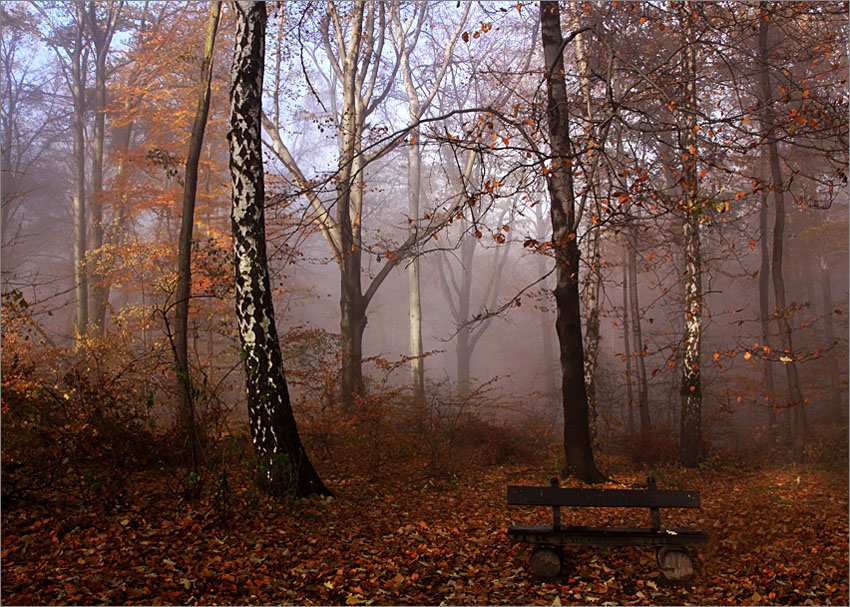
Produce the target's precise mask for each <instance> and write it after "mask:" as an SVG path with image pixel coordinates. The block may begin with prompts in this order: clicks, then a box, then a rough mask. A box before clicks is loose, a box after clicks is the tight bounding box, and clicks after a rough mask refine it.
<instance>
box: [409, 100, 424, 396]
mask: <svg viewBox="0 0 850 607" xmlns="http://www.w3.org/2000/svg"><path fill="white" fill-rule="evenodd" d="M408 99H409V101H410V112H411V114H412V115H414V116H415V115H418V114H419V103H418V100H417V99H416V97H415V94H414V96H412V97H411V95H410V92H408ZM410 136H411V137H412V138H413V141H412V143H411V145H410V149H409V150H408V156H407V161H408V165H407V216H408V217H409V218H410V219H412V220H413V222H412V223H410V230H411V231H412V232H413V233H414V234H415V233H416V231H417V230H418V225H419V194H420V192H421V184H420V181H421V174H422V157H421V151H420V147H419V129H418V128H415V129H413V130H412V131H411V133H410ZM414 237H415V236H414ZM407 294H408V320H409V322H408V324H409V327H410V356H412V357H413V358H411V360H410V385H411V386H412V388H413V397H414V398H415V399H416V400H418V401H421V400H422V399H423V398H424V397H425V361H424V360H423V358H422V355H423V351H422V302H421V300H420V294H421V291H420V285H419V255H418V254H417V251H416V250H414V251H413V259H412V260H411V261H410V264H409V265H408V266H407Z"/></svg>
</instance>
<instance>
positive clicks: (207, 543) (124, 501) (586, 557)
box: [2, 465, 848, 605]
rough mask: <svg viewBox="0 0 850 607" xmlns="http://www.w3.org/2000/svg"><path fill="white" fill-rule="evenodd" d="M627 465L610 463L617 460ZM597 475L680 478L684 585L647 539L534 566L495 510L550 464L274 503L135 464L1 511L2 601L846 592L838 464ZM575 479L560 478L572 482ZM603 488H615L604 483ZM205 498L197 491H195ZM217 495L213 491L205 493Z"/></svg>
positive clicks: (844, 504) (644, 515)
mask: <svg viewBox="0 0 850 607" xmlns="http://www.w3.org/2000/svg"><path fill="white" fill-rule="evenodd" d="M622 468H623V469H624V470H625V469H626V466H625V465H624V466H622ZM608 470H609V473H611V474H612V475H613V476H614V477H616V479H617V480H618V481H620V482H625V483H634V482H641V481H644V482H645V479H646V476H648V475H649V474H650V473H651V474H654V476H656V478H657V479H658V483H659V488H667V489H675V488H683V489H684V488H687V489H696V490H699V491H700V492H701V493H702V503H703V508H702V510H700V511H684V510H674V511H662V521H663V522H664V523H665V524H667V525H669V526H694V527H697V528H700V529H703V530H705V531H708V532H709V533H710V534H711V538H712V539H711V543H710V544H709V545H708V546H706V547H703V548H701V549H699V550H697V551H696V555H695V559H694V568H695V575H694V578H693V579H692V580H691V581H690V582H688V583H686V584H677V583H672V582H668V581H666V580H665V579H664V578H663V576H661V574H660V573H659V571H658V569H657V567H656V565H655V558H654V553H653V551H652V550H651V549H638V548H621V549H576V550H573V551H571V552H568V554H567V557H566V562H565V567H564V570H563V572H562V575H561V576H560V578H558V579H556V580H554V581H553V582H552V583H541V582H539V581H537V580H535V579H533V578H532V577H531V576H530V574H529V573H528V570H527V558H528V553H529V549H528V547H527V546H525V545H517V544H513V543H511V542H510V541H508V540H507V538H506V537H505V529H506V528H507V527H508V526H509V525H511V524H523V523H525V524H545V523H547V522H548V518H549V514H548V512H547V511H546V509H543V508H537V509H535V508H516V507H508V506H507V505H506V503H505V487H506V485H508V484H548V479H549V477H550V476H552V474H551V472H552V471H551V470H548V469H543V468H529V467H527V466H526V467H523V466H512V467H496V468H492V467H491V468H477V469H472V470H468V471H466V472H465V473H464V474H463V475H460V476H451V477H442V478H439V477H433V476H425V475H422V474H421V473H420V474H419V475H417V474H415V473H403V472H399V473H398V474H395V475H392V477H391V478H389V479H386V478H385V479H382V480H380V481H369V480H367V479H359V478H345V479H343V478H334V477H329V478H328V479H327V480H328V482H329V485H330V486H331V487H332V488H333V490H334V491H335V492H336V495H337V497H336V498H333V499H327V500H322V499H318V498H310V499H307V500H300V501H297V502H293V501H283V502H281V501H277V502H276V501H273V500H270V499H267V498H264V497H260V496H259V495H258V494H257V493H256V492H255V491H254V490H253V489H252V488H251V485H250V483H249V482H248V481H247V479H244V478H238V477H236V476H234V475H233V474H232V475H231V483H230V484H231V491H230V494H229V495H228V504H227V507H226V508H224V509H222V504H221V503H220V501H219V502H216V497H215V496H211V497H210V498H209V499H206V498H202V499H200V500H195V501H182V500H179V499H175V497H174V495H173V494H172V493H169V492H167V491H164V490H162V489H161V487H162V486H163V482H162V479H161V478H159V477H157V476H155V475H151V474H143V473H140V474H138V475H135V476H133V477H131V478H129V479H127V481H126V483H125V484H124V486H123V489H122V497H121V499H119V500H100V501H90V502H88V503H85V504H84V503H83V502H82V501H80V499H78V498H76V497H74V496H73V493H72V492H64V493H63V494H57V495H54V496H52V499H45V500H44V501H42V502H41V503H28V504H19V505H18V506H17V507H14V508H4V510H3V513H2V573H3V575H2V599H3V603H4V604H7V605H12V604H59V603H61V604H103V603H106V604H140V603H141V604H245V603H250V604H286V603H294V604H348V605H354V604H372V603H374V604H434V605H436V604H441V603H444V604H457V605H463V604H531V605H534V604H540V605H552V604H555V605H557V604H564V605H566V604H589V605H613V604H642V605H643V604H646V605H649V604H652V605H666V604H697V605H714V604H723V605H734V604H793V605H810V604H812V605H815V604H816V605H821V604H836V605H847V604H848V487H847V477H846V474H838V473H830V472H825V471H822V470H814V469H809V468H806V467H792V466H785V467H779V468H773V469H752V468H740V467H718V468H717V469H713V470H708V469H701V470H697V471H684V470H681V469H679V468H675V467H667V468H660V469H655V470H652V471H651V472H650V471H647V470H631V471H626V472H621V473H620V474H617V473H615V472H612V471H611V469H610V468H609V469H608ZM573 484H574V483H573ZM611 486H612V487H613V486H615V485H611ZM210 493H212V492H210ZM220 497H221V496H219V498H220ZM563 516H564V519H565V522H566V521H568V520H569V521H576V522H580V524H590V525H602V524H611V525H621V524H625V525H637V526H646V525H647V524H648V518H649V516H648V512H645V511H634V509H631V510H623V509H620V510H600V509H583V510H580V511H579V510H572V511H571V510H567V509H565V512H564V515H563Z"/></svg>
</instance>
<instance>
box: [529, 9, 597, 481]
mask: <svg viewBox="0 0 850 607" xmlns="http://www.w3.org/2000/svg"><path fill="white" fill-rule="evenodd" d="M540 28H541V36H542V40H543V51H544V56H545V68H546V72H545V75H546V84H547V91H548V103H547V107H546V114H547V118H548V123H549V140H550V148H551V155H552V163H551V170H550V172H548V173H547V186H548V188H549V195H550V199H551V217H552V247H553V250H554V251H555V264H556V266H555V267H556V280H555V302H556V304H557V308H558V318H557V321H556V323H555V326H556V329H557V332H558V341H559V345H560V348H561V372H562V393H563V408H564V455H565V458H566V461H565V468H566V471H567V472H568V473H569V474H572V475H574V476H576V478H578V479H580V480H582V481H584V482H588V483H596V482H602V481H604V480H606V478H605V476H604V475H603V474H602V473H601V472H600V471H599V470H598V469H597V468H596V463H595V461H594V459H593V451H592V449H591V444H590V427H589V422H588V405H587V391H586V386H585V383H584V345H583V342H582V335H581V310H580V298H579V288H578V286H579V282H578V270H579V249H578V244H577V242H576V229H577V227H578V221H577V217H576V200H575V191H574V189H573V171H572V160H571V159H570V156H571V155H572V152H573V150H572V142H571V140H570V132H569V104H568V100H567V87H566V81H565V77H564V57H563V38H562V36H561V17H560V9H559V7H558V3H557V2H553V1H545V2H541V3H540Z"/></svg>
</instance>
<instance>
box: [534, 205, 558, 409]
mask: <svg viewBox="0 0 850 607" xmlns="http://www.w3.org/2000/svg"><path fill="white" fill-rule="evenodd" d="M538 207H539V205H538ZM535 208H537V207H535ZM545 238H546V236H545V234H544V235H539V236H538V239H539V240H540V241H542V240H543V239H545ZM537 273H538V274H539V275H540V276H543V274H545V273H546V258H545V257H544V256H543V255H538V256H537ZM538 317H539V318H540V334H541V338H542V341H543V369H544V370H545V372H546V394H547V396H548V398H549V400H551V401H552V402H556V401H557V400H558V386H557V384H556V382H555V374H556V365H555V344H554V343H553V341H552V324H551V321H550V320H549V315H548V314H547V313H546V311H545V310H544V309H542V308H541V310H540V314H539V316H538Z"/></svg>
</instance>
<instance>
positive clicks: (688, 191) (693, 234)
mask: <svg viewBox="0 0 850 607" xmlns="http://www.w3.org/2000/svg"><path fill="white" fill-rule="evenodd" d="M693 20H694V12H693V5H692V3H691V2H683V3H681V4H680V5H679V22H680V23H681V30H682V53H683V60H682V72H683V73H682V81H683V82H684V99H683V104H682V118H681V125H680V128H679V148H680V150H679V152H680V154H681V158H682V159H683V167H682V181H681V185H682V199H683V211H684V221H683V224H682V227H683V236H684V242H685V250H684V255H685V335H684V339H683V342H684V344H683V347H684V355H683V359H682V416H681V438H680V442H679V459H680V461H681V463H682V465H683V466H686V467H689V468H693V467H695V466H696V465H697V464H698V463H699V462H700V461H701V460H702V378H701V375H700V373H701V366H702V360H701V359H700V344H701V343H702V307H703V301H702V297H703V295H702V254H701V252H700V233H699V231H700V216H701V211H704V210H705V209H704V207H703V205H701V204H700V202H699V199H698V196H699V185H698V184H699V181H698V177H697V157H698V152H697V148H696V146H697V140H696V133H697V130H696V127H697V92H696V87H697V64H696V47H695V44H696V41H695V37H694V24H693Z"/></svg>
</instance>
